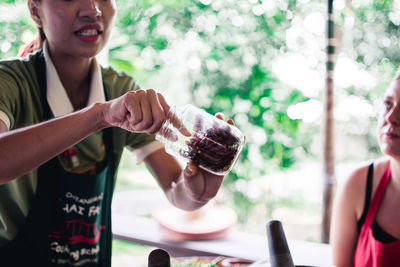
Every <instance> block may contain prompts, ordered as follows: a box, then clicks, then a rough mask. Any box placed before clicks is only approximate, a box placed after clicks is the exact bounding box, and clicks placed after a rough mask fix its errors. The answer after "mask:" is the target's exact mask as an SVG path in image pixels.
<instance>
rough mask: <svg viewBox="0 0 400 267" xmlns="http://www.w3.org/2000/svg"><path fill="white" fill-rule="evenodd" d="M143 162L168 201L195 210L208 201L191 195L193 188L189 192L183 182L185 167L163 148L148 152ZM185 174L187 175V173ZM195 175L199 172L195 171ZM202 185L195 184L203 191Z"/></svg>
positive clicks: (185, 208)
mask: <svg viewBox="0 0 400 267" xmlns="http://www.w3.org/2000/svg"><path fill="white" fill-rule="evenodd" d="M144 162H145V163H146V165H147V167H148V168H149V169H150V171H151V173H152V174H153V175H154V177H155V178H156V180H157V182H158V184H159V185H160V187H161V188H162V189H163V191H164V193H165V195H166V197H167V198H168V200H169V202H171V204H173V205H174V206H176V207H178V208H181V209H184V210H195V209H198V208H200V207H202V206H203V205H205V204H206V203H207V202H208V200H209V199H205V200H197V199H202V198H196V197H194V196H193V195H192V194H193V190H192V193H190V190H189V189H188V188H187V186H186V184H185V182H184V173H185V171H187V169H183V168H182V166H181V165H180V164H179V162H178V161H177V160H176V159H175V158H174V157H172V156H171V155H169V154H167V153H166V152H165V150H164V149H160V150H157V151H155V152H154V153H152V154H150V155H149V156H148V157H146V158H145V159H144ZM186 175H187V176H189V175H188V174H186ZM197 175H201V174H200V173H197ZM192 178H194V177H192ZM202 187H203V185H202V184H201V183H200V184H198V186H197V188H199V189H200V190H201V191H203V190H202V189H201V188H202ZM198 195H199V196H201V195H203V194H202V192H201V193H198Z"/></svg>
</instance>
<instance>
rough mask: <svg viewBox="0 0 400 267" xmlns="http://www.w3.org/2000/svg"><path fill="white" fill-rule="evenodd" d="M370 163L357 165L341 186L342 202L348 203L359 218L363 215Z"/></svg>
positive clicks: (340, 196)
mask: <svg viewBox="0 0 400 267" xmlns="http://www.w3.org/2000/svg"><path fill="white" fill-rule="evenodd" d="M369 165H370V164H362V165H360V166H359V167H356V168H355V169H354V170H353V171H352V172H351V173H350V175H349V176H348V178H347V180H346V182H345V183H344V184H343V185H342V186H341V188H339V192H338V197H339V198H340V200H339V201H340V202H342V203H346V206H348V208H351V209H352V210H353V211H354V212H355V215H356V217H357V218H360V217H361V214H362V211H363V207H364V201H365V188H366V184H367V174H368V168H369Z"/></svg>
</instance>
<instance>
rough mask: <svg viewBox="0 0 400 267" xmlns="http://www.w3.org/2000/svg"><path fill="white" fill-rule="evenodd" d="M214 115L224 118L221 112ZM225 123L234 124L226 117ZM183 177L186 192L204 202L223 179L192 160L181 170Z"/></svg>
mask: <svg viewBox="0 0 400 267" xmlns="http://www.w3.org/2000/svg"><path fill="white" fill-rule="evenodd" d="M215 117H217V118H218V119H220V120H224V114H222V113H217V114H216V115H215ZM227 123H229V124H231V125H234V122H233V120H232V119H228V120H227ZM183 177H184V184H185V187H186V192H187V194H188V195H189V197H190V198H192V199H193V200H194V201H196V202H199V203H206V202H207V201H209V200H210V199H212V198H213V197H215V195H216V194H217V193H218V190H219V188H220V187H221V184H222V181H223V179H224V176H221V175H215V174H212V173H210V172H207V171H205V170H203V169H201V168H199V167H198V166H196V164H195V163H194V162H189V163H188V164H187V166H186V168H185V169H184V171H183Z"/></svg>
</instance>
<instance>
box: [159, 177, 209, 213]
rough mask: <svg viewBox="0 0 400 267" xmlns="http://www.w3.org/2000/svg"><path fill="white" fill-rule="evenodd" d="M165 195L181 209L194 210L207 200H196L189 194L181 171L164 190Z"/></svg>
mask: <svg viewBox="0 0 400 267" xmlns="http://www.w3.org/2000/svg"><path fill="white" fill-rule="evenodd" d="M165 195H166V196H167V198H168V200H169V201H170V202H171V203H172V204H173V205H174V206H176V207H178V208H180V209H183V210H196V209H198V208H201V207H202V206H204V205H205V204H207V202H208V201H206V200H204V201H197V200H195V199H194V198H191V197H190V196H189V194H188V192H187V188H186V187H185V184H184V180H183V171H182V173H181V175H180V176H179V178H178V179H177V181H176V182H172V183H171V186H170V187H169V188H168V189H167V190H165Z"/></svg>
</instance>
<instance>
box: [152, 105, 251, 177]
mask: <svg viewBox="0 0 400 267" xmlns="http://www.w3.org/2000/svg"><path fill="white" fill-rule="evenodd" d="M156 139H157V140H159V141H161V142H163V143H164V144H165V150H166V151H167V152H168V153H169V154H171V155H174V156H177V157H180V158H183V159H185V160H186V161H193V162H194V163H195V164H196V165H197V166H199V167H200V168H202V169H204V170H206V171H209V172H211V173H213V174H216V175H225V174H227V173H228V172H229V171H230V170H231V169H232V167H233V165H234V163H235V162H236V160H237V158H238V156H239V154H240V151H241V150H242V147H243V144H244V141H245V138H244V135H243V134H242V132H241V131H240V130H239V129H238V128H236V127H235V126H233V125H230V124H228V123H227V122H225V121H223V120H220V119H218V118H216V117H215V116H212V115H210V114H208V113H207V112H205V111H203V110H201V109H199V108H197V107H195V106H193V105H186V106H184V107H176V106H173V107H171V109H170V111H169V113H168V115H167V119H166V121H165V122H164V123H163V125H162V127H161V129H160V130H159V132H158V133H157V135H156Z"/></svg>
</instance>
